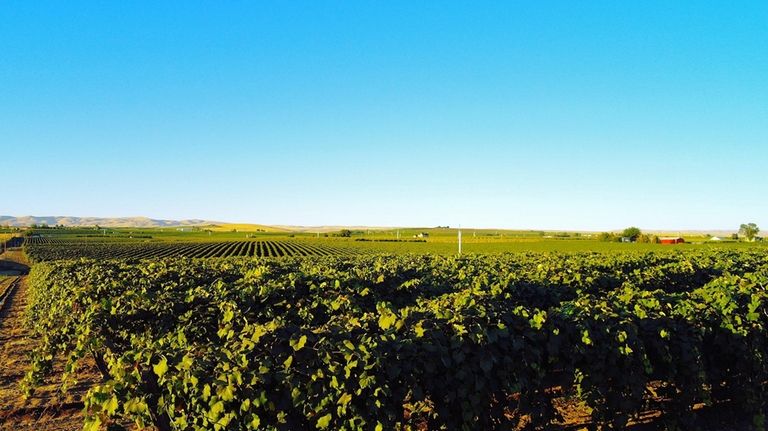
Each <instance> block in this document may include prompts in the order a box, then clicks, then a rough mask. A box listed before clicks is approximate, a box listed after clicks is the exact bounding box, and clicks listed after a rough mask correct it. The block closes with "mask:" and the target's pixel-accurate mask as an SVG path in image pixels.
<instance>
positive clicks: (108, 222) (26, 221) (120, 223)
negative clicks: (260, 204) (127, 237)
mask: <svg viewBox="0 0 768 431" xmlns="http://www.w3.org/2000/svg"><path fill="white" fill-rule="evenodd" d="M33 224H36V225H42V224H46V225H48V226H56V225H64V226H95V225H99V226H103V227H169V226H196V225H209V224H220V223H219V222H214V221H207V220H198V219H192V220H159V219H151V218H148V217H70V216H44V217H36V216H23V217H13V216H0V226H19V227H21V226H31V225H33Z"/></svg>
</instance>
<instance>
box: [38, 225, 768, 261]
mask: <svg viewBox="0 0 768 431" xmlns="http://www.w3.org/2000/svg"><path fill="white" fill-rule="evenodd" d="M181 229H183V230H181ZM420 233H427V234H428V235H427V236H426V237H424V238H418V237H416V238H414V237H415V236H417V235H418V234H420ZM561 235H565V234H561ZM568 235H570V236H568V237H565V236H561V237H553V236H551V235H546V233H545V235H542V233H541V232H536V231H501V232H500V231H491V230H486V231H482V230H481V231H476V232H475V231H467V232H464V236H463V238H462V251H463V252H464V253H474V254H497V253H509V252H511V253H521V252H643V251H663V252H666V251H673V250H696V249H703V250H708V249H723V250H729V249H745V250H750V249H764V248H768V243H746V242H725V241H723V242H711V241H705V238H691V237H689V238H688V240H689V242H688V243H686V244H676V245H662V244H641V243H619V242H602V241H597V240H595V239H591V238H588V237H586V234H580V235H579V236H575V235H576V234H568ZM25 244H26V245H25V246H26V247H27V248H28V253H29V254H30V256H31V257H32V258H33V259H36V260H51V259H71V258H77V257H92V258H109V257H145V258H148V257H173V256H187V257H228V256H257V257H258V256H265V257H270V256H273V257H279V256H302V255H328V254H337V255H344V254H355V253H365V254H369V253H374V254H375V253H390V254H408V253H414V254H437V255H446V256H447V255H454V254H457V252H458V240H457V232H456V230H453V229H400V230H394V231H370V233H369V232H352V235H351V236H350V237H339V236H333V235H328V236H325V235H319V234H307V233H290V234H287V233H285V232H249V233H243V232H207V231H205V230H200V229H197V228H178V229H167V228H153V229H104V230H101V231H97V230H95V229H43V230H38V231H35V233H34V235H33V236H31V237H27V238H26V240H25Z"/></svg>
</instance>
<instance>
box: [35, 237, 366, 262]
mask: <svg viewBox="0 0 768 431" xmlns="http://www.w3.org/2000/svg"><path fill="white" fill-rule="evenodd" d="M26 253H27V255H28V256H29V257H30V258H31V259H32V260H34V261H36V262H43V261H51V260H67V259H78V258H90V259H116V258H130V259H153V258H163V257H191V258H209V257H283V256H328V255H351V254H354V251H353V250H351V249H347V248H343V247H335V246H331V245H325V244H323V245H317V244H311V243H307V242H299V241H233V242H205V243H178V242H176V243H170V242H167V243H163V242H147V243H118V242H113V243H88V242H77V243H64V244H50V243H45V244H38V243H29V244H27V245H26Z"/></svg>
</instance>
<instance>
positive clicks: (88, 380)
mask: <svg viewBox="0 0 768 431" xmlns="http://www.w3.org/2000/svg"><path fill="white" fill-rule="evenodd" d="M11 289H12V291H10V293H9V294H8V295H7V298H6V300H5V303H4V306H3V307H2V309H1V310H0V430H3V431H5V430H9V431H10V430H30V431H31V430H45V431H48V430H51V431H52V430H61V431H68V430H72V431H75V430H81V429H82V427H83V417H82V413H81V410H82V408H83V403H82V397H83V395H84V394H85V392H86V391H87V388H88V387H90V386H91V385H93V384H94V383H95V382H96V381H97V378H98V376H97V375H96V374H95V373H93V372H91V371H89V372H86V373H83V375H81V376H80V380H81V381H80V383H79V384H78V385H77V387H75V388H73V389H72V390H71V391H70V392H69V393H68V394H61V392H60V391H59V387H58V385H57V382H55V381H46V382H45V384H44V385H43V386H42V387H41V388H40V389H39V390H38V391H36V392H35V394H34V395H33V396H32V397H30V398H29V399H27V400H24V398H23V397H22V391H21V388H20V386H19V384H20V382H21V380H22V379H23V378H24V374H25V372H26V370H27V368H28V366H29V361H28V355H29V353H30V352H31V351H32V349H33V348H34V346H35V343H36V340H34V339H31V338H30V337H29V333H28V331H27V330H26V329H25V327H24V324H23V323H24V322H23V320H24V316H23V314H24V310H25V308H26V305H27V283H26V277H24V276H21V277H18V279H17V281H15V282H14V286H12V287H11ZM0 294H2V291H0ZM62 365H63V364H61V363H57V364H55V367H57V368H58V369H61V367H62Z"/></svg>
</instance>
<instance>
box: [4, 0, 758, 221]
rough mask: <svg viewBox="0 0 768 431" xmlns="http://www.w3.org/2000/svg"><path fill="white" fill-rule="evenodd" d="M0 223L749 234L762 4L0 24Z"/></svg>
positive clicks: (160, 15) (44, 13) (84, 9)
mask: <svg viewBox="0 0 768 431" xmlns="http://www.w3.org/2000/svg"><path fill="white" fill-rule="evenodd" d="M0 160H2V165H3V166H4V171H5V172H4V175H3V181H2V184H3V186H4V187H3V200H2V205H0V214H10V215H30V214H31V215H75V216H78V215H79V216H133V215H146V216H149V217H153V218H205V219H213V220H223V221H233V222H255V223H267V224H301V225H322V224H333V225H341V224H347V225H388V226H395V225H401V226H402V225H409V226H414V225H422V226H432V225H446V224H449V225H458V224H462V225H464V226H474V227H507V228H540V229H590V230H604V229H614V228H621V227H625V226H627V225H638V226H641V227H643V228H648V229H653V228H666V229H714V228H729V229H730V228H736V227H738V225H739V224H740V223H743V222H749V221H754V222H757V223H758V224H761V225H763V226H765V228H766V229H768V200H767V199H766V195H767V194H766V186H767V185H768V181H766V179H768V2H765V1H754V2H749V1H745V2H738V3H726V2H688V1H679V2H669V1H643V2H616V1H594V2H571V1H536V2H533V1H531V2H522V1H520V2H469V3H468V2H449V1H440V2H437V1H435V2H411V1H402V2H398V1H377V2H344V1H338V2H327V1H307V2H298V1H297V2H225V3H216V2H191V1H185V2H181V1H179V2H82V3H81V2H74V1H72V2H58V1H53V2H34V3H33V2H24V1H9V2H4V3H3V7H2V8H0Z"/></svg>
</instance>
